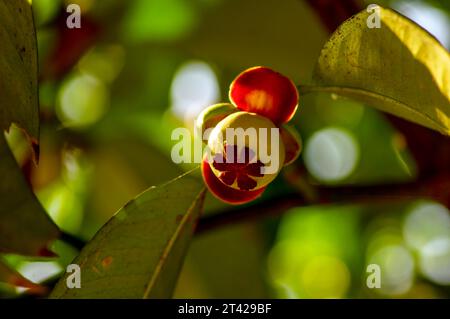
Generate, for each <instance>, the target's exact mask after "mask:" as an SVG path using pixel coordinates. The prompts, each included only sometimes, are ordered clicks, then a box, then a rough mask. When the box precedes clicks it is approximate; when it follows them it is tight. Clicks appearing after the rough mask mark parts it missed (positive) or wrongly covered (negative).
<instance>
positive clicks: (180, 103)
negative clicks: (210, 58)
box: [170, 61, 220, 121]
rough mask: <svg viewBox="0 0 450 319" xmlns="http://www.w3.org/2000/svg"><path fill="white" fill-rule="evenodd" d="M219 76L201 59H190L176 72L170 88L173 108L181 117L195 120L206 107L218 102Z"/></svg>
mask: <svg viewBox="0 0 450 319" xmlns="http://www.w3.org/2000/svg"><path fill="white" fill-rule="evenodd" d="M219 97H220V89H219V84H218V82H217V77H216V75H215V73H214V71H213V70H212V69H211V67H210V66H209V65H208V64H207V63H205V62H201V61H189V62H187V63H185V64H183V65H182V66H181V67H180V68H179V69H178V71H177V72H176V74H175V76H174V79H173V82H172V86H171V88H170V100H171V103H172V110H173V112H174V113H175V115H176V116H177V117H179V118H180V119H183V120H186V121H189V120H193V119H194V118H195V117H196V116H197V115H198V114H199V113H200V112H201V111H202V110H203V109H204V108H206V107H207V106H209V105H212V104H214V103H216V102H218V100H219Z"/></svg>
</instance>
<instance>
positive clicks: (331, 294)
mask: <svg viewBox="0 0 450 319" xmlns="http://www.w3.org/2000/svg"><path fill="white" fill-rule="evenodd" d="M301 281H302V284H303V287H304V289H305V290H306V293H307V295H308V296H309V297H310V298H342V297H344V296H345V294H346V293H347V290H348V288H349V286H350V272H349V270H348V268H347V266H346V265H345V263H343V262H342V261H341V260H340V259H337V258H335V257H331V256H317V257H314V258H312V259H311V260H310V261H309V262H308V263H307V264H306V265H305V267H304V269H303V272H302V275H301Z"/></svg>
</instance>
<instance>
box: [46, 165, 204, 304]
mask: <svg viewBox="0 0 450 319" xmlns="http://www.w3.org/2000/svg"><path fill="white" fill-rule="evenodd" d="M195 171H197V170H195ZM193 175H194V171H193V172H191V173H187V174H185V175H183V176H181V177H178V178H176V179H175V180H173V181H171V182H169V183H167V184H165V185H162V186H160V187H152V188H150V189H148V190H147V191H145V192H143V193H142V194H141V195H139V196H138V197H137V198H135V199H134V200H132V201H130V202H129V203H128V204H127V205H125V206H124V207H123V208H122V209H120V210H119V211H118V212H117V214H116V215H115V216H114V217H113V218H112V219H110V221H109V222H108V223H107V224H106V225H105V226H103V228H102V229H101V230H100V231H99V232H98V233H97V234H96V235H95V236H94V238H93V239H92V240H91V241H90V242H89V243H88V244H87V245H86V247H85V248H84V249H83V250H82V252H81V253H80V255H79V256H78V257H77V258H76V259H75V261H74V263H75V264H78V265H79V266H80V267H81V288H80V289H68V288H67V286H66V280H67V276H68V275H70V274H66V275H65V276H64V277H63V278H61V279H60V281H59V282H58V284H57V285H56V287H55V289H54V291H53V292H52V295H51V297H52V298H168V297H171V295H172V292H173V289H174V286H175V284H176V281H177V278H178V273H179V271H180V269H181V266H182V264H183V260H184V256H185V254H186V251H187V248H188V245H189V241H190V238H191V235H192V232H193V230H194V226H195V224H196V221H197V219H198V217H199V216H200V213H201V209H202V206H203V199H204V195H205V189H204V186H203V182H202V181H201V180H200V179H199V178H197V177H195V176H193Z"/></svg>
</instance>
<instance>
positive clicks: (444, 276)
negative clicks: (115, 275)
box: [0, 0, 450, 298]
mask: <svg viewBox="0 0 450 319" xmlns="http://www.w3.org/2000/svg"><path fill="white" fill-rule="evenodd" d="M69 3H77V4H79V5H80V6H81V8H82V11H83V17H82V30H83V32H81V33H79V34H76V35H73V34H72V35H70V36H68V38H67V37H66V38H65V42H64V41H63V43H62V44H61V39H64V36H67V34H64V27H61V24H60V23H59V22H58V21H59V20H58V17H61V16H63V17H65V13H64V10H65V7H66V6H67V5H68V4H69ZM368 3H371V2H368ZM368 3H366V4H368ZM378 3H379V4H382V5H385V6H391V7H393V8H395V9H396V10H399V11H400V12H402V13H403V14H405V15H407V16H408V17H410V18H411V19H413V20H415V21H416V22H417V23H419V24H420V25H422V26H423V27H424V28H426V29H427V30H429V31H430V32H431V33H432V34H434V35H435V36H436V37H438V39H439V40H440V41H441V42H442V43H443V44H444V45H445V46H446V47H447V48H448V47H449V46H450V16H449V14H450V8H449V6H448V5H447V2H446V1H378ZM33 10H34V15H35V23H36V25H37V28H38V29H37V36H38V46H39V61H40V70H41V78H40V104H41V158H40V165H39V166H38V167H35V166H33V164H32V160H31V155H30V153H29V150H28V148H27V145H26V140H25V138H24V136H23V135H22V133H21V132H20V130H12V132H11V133H10V134H9V136H8V141H9V143H10V146H11V147H12V148H13V151H14V154H15V156H16V158H17V160H18V162H19V163H20V164H21V166H22V168H23V171H24V173H25V174H26V176H27V178H28V179H29V181H30V183H31V184H32V186H33V189H34V190H35V192H36V194H37V195H38V198H39V200H40V201H41V203H42V204H43V206H44V207H45V209H46V210H47V211H48V213H49V215H50V216H51V218H52V219H53V220H54V221H55V222H56V223H57V225H58V226H59V227H60V228H62V229H63V230H64V231H66V232H68V233H70V234H73V235H75V236H77V237H80V238H83V239H84V240H88V239H89V238H91V237H92V236H93V235H94V234H95V232H96V231H97V230H98V229H99V228H100V227H101V226H102V225H103V224H104V223H105V222H106V221H107V220H108V219H109V217H111V216H112V214H114V213H115V212H116V211H117V210H118V209H119V208H120V207H121V206H123V205H124V204H125V203H126V202H127V201H128V200H129V199H131V198H133V197H134V196H136V195H137V194H138V193H140V192H141V191H143V190H144V189H146V188H148V187H149V186H152V185H158V184H161V183H163V182H165V181H168V180H170V179H172V178H174V177H176V176H178V175H180V174H181V173H182V172H183V171H185V170H187V169H190V168H192V167H193V166H192V165H183V166H180V165H175V164H173V163H172V161H171V158H170V151H171V147H172V145H173V144H174V143H175V142H174V141H172V140H171V132H172V129H173V128H175V127H179V126H186V127H188V128H192V126H193V121H194V118H195V116H196V115H197V114H198V113H199V112H200V111H201V110H202V109H203V108H205V107H206V106H208V105H211V104H214V103H216V102H226V101H227V100H228V97H227V95H228V85H229V83H230V82H231V81H232V80H233V78H234V77H235V76H236V75H237V74H238V73H240V72H241V71H242V70H243V69H245V68H248V67H251V66H255V65H265V66H269V67H271V68H273V69H275V70H277V71H279V72H281V73H283V74H285V75H287V76H289V77H290V78H291V79H292V80H293V81H294V82H296V83H297V84H307V83H308V82H309V81H310V77H311V73H312V70H313V68H314V65H315V62H316V60H317V58H318V56H319V53H320V50H321V48H322V46H323V44H324V43H325V41H326V40H327V38H328V36H329V35H328V32H327V31H326V30H325V28H324V27H323V26H322V24H321V22H320V20H319V19H318V17H317V16H316V14H315V13H314V12H313V11H312V9H311V8H310V7H309V6H308V5H307V3H306V2H304V1H301V0H285V1H276V0H264V1H258V0H131V1H121V0H108V1H104V0H103V1H100V0H98V1H96V0H78V1H76V0H70V1H62V0H33ZM83 44H84V45H83ZM86 47H89V49H87V50H85V48H86ZM67 61H69V62H70V61H72V62H73V63H72V64H74V65H73V67H67V65H68V66H71V63H68V62H67ZM64 66H66V67H64ZM293 121H294V123H295V125H296V126H297V128H298V130H299V131H300V132H301V134H302V138H303V141H304V145H305V147H304V151H303V154H302V156H301V158H300V159H299V160H298V163H296V164H297V166H298V167H303V165H304V167H306V170H307V175H306V177H304V178H307V179H308V180H309V181H312V183H313V184H314V183H320V184H327V185H375V184H383V183H393V182H401V181H409V180H412V179H414V176H415V174H416V167H415V163H414V161H413V159H412V157H411V155H410V154H409V153H408V150H407V149H406V146H405V141H404V138H403V137H402V135H400V134H399V133H397V132H396V131H395V130H394V129H393V128H392V127H391V125H390V124H389V122H387V121H386V119H385V118H384V116H383V115H382V114H381V113H378V112H377V111H375V110H373V109H372V108H367V107H365V106H364V105H361V104H359V103H356V102H353V101H349V100H346V99H342V98H339V97H337V96H330V95H326V94H321V95H319V94H316V95H310V96H306V97H304V98H301V104H300V108H299V111H298V112H297V114H296V116H295V118H294V120H293ZM291 173H292V172H291ZM289 174H290V173H289V171H288V172H286V174H285V175H284V176H280V177H279V178H278V180H277V181H276V182H275V183H273V185H271V186H270V188H269V189H268V191H267V192H266V193H265V194H264V199H265V200H267V199H270V198H271V197H273V196H275V195H276V194H280V193H281V192H283V191H285V190H289V191H297V190H298V191H303V192H304V191H305V186H304V183H303V182H302V180H301V179H300V180H298V181H295V178H293V177H292V176H291V177H289ZM286 177H288V178H286ZM302 178H303V177H302ZM293 179H294V181H293ZM287 180H289V181H290V183H288V182H287ZM228 208H229V207H228V206H227V205H225V204H223V203H220V202H218V201H217V200H216V199H214V198H213V197H212V196H209V195H208V198H207V202H206V207H205V214H214V213H216V212H218V211H223V210H225V209H228ZM148 231H149V232H151V231H152V230H151V229H149V230H148ZM52 249H53V250H54V251H55V252H57V253H58V254H59V255H60V258H59V259H58V260H55V261H51V262H49V261H44V260H39V259H29V258H24V257H19V256H14V255H3V256H2V257H1V258H3V259H4V260H5V261H6V262H7V263H8V264H9V265H11V266H13V267H15V268H16V269H17V270H18V271H19V272H20V273H21V274H23V275H24V276H25V277H27V278H29V279H31V280H32V281H35V282H43V281H46V280H51V278H52V277H55V276H58V274H60V273H61V271H63V270H64V269H65V266H66V265H67V264H68V263H70V261H71V260H72V259H73V257H74V256H75V255H76V254H77V250H76V249H75V248H73V247H71V246H70V245H68V244H66V243H63V242H62V241H57V242H56V243H54V245H53V247H52ZM372 263H376V264H379V265H380V267H381V270H382V288H381V289H368V288H367V286H366V278H367V275H368V273H367V272H366V267H367V265H369V264H372ZM449 286H450V217H449V211H448V210H447V208H445V207H444V206H442V205H440V204H438V203H435V202H432V201H429V200H426V199H420V198H418V199H417V200H415V201H411V202H401V203H384V204H383V203H374V204H366V205H357V204H354V203H348V204H345V205H344V204H342V205H331V204H329V205H326V206H309V207H303V208H302V207H298V208H293V209H290V210H289V211H287V212H285V213H284V214H283V215H281V216H279V217H270V218H261V219H259V220H258V221H254V222H247V223H240V224H236V225H231V226H230V225H228V226H224V227H222V228H218V229H214V230H211V231H209V232H204V233H201V234H199V235H197V236H195V237H194V239H193V242H192V245H191V248H190V251H189V254H188V256H187V259H186V262H185V265H184V268H183V271H182V273H181V276H180V280H179V283H178V286H177V289H176V292H175V297H181V298H197V297H198V298H381V297H382V298H386V297H387V298H391V297H392V298H395V297H406V298H416V297H421V298H441V297H449V296H450V289H449ZM20 293H22V290H20V289H16V288H15V287H10V286H6V285H0V296H2V297H15V296H18V295H20Z"/></svg>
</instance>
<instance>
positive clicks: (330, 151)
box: [305, 128, 359, 182]
mask: <svg viewBox="0 0 450 319" xmlns="http://www.w3.org/2000/svg"><path fill="white" fill-rule="evenodd" d="M358 160H359V148H358V144H357V142H356V140H355V139H354V138H353V136H352V135H351V134H350V133H349V132H346V131H344V130H342V129H339V128H326V129H323V130H320V131H318V132H316V133H315V134H314V135H313V136H311V138H310V139H309V141H308V142H307V144H306V148H305V164H306V167H307V168H308V171H309V172H310V173H311V174H312V175H313V176H314V177H316V178H317V179H319V180H321V181H329V182H333V181H339V180H342V179H344V178H346V177H348V176H349V175H350V174H351V173H352V172H353V170H354V169H355V167H356V165H357V163H358Z"/></svg>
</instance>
